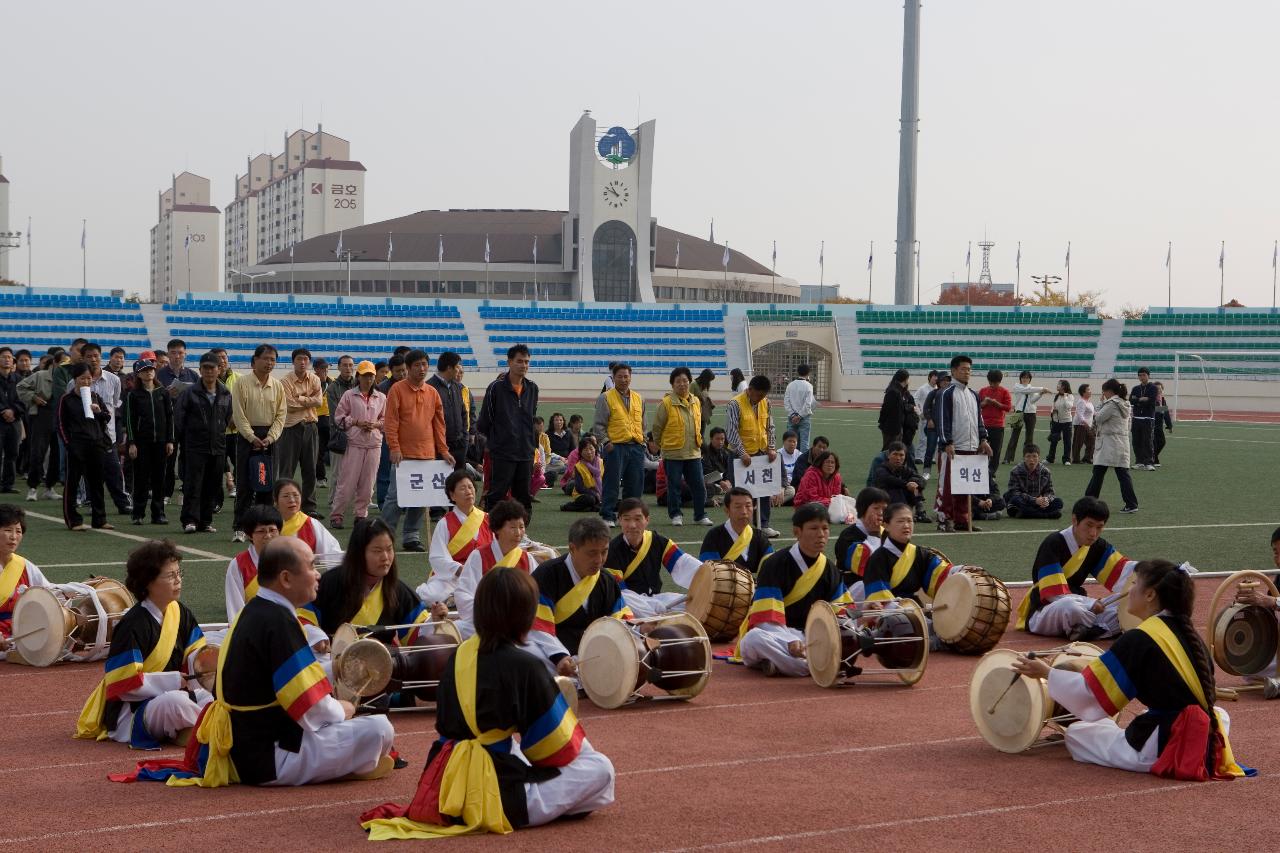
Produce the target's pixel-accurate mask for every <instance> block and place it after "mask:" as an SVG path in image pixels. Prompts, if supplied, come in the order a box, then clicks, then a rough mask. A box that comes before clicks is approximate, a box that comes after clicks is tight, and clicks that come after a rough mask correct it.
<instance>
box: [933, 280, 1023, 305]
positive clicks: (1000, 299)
mask: <svg viewBox="0 0 1280 853" xmlns="http://www.w3.org/2000/svg"><path fill="white" fill-rule="evenodd" d="M966 290H967V291H968V295H967V296H966V294H965V291H966ZM933 304H934V305H1003V306H1009V307H1012V306H1014V305H1017V304H1018V303H1017V300H1016V299H1014V296H1013V294H1012V293H1006V292H1003V291H999V290H992V289H991V287H990V286H989V285H985V284H983V285H977V284H970V285H968V287H964V286H960V287H948V288H945V289H944V290H943V291H942V293H941V294H939V295H938V301H937V302H934V303H933Z"/></svg>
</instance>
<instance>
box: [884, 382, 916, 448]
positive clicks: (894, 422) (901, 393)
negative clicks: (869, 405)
mask: <svg viewBox="0 0 1280 853" xmlns="http://www.w3.org/2000/svg"><path fill="white" fill-rule="evenodd" d="M910 382H911V374H910V373H909V372H908V371H907V369H906V368H904V367H900V368H898V370H897V372H895V373H894V374H893V378H892V379H890V380H889V384H888V386H886V387H885V389H884V402H882V403H881V404H880V421H879V425H880V435H881V437H882V438H883V441H882V442H881V444H880V449H881V450H888V449H889V445H890V444H893V443H894V442H895V441H902V435H903V432H904V431H905V430H906V427H907V411H908V408H907V402H906V401H907V400H908V399H913V398H911V392H910V391H909V390H908V388H907V385H908V384H909V383H910ZM914 409H915V405H914V402H913V403H912V405H911V410H912V411H914ZM917 423H919V421H918V420H917Z"/></svg>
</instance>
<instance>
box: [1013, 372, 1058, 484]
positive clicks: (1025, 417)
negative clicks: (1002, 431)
mask: <svg viewBox="0 0 1280 853" xmlns="http://www.w3.org/2000/svg"><path fill="white" fill-rule="evenodd" d="M1032 378H1033V377H1032V376H1031V371H1030V370H1024V371H1022V372H1021V373H1019V374H1018V384H1016V385H1014V386H1013V413H1012V414H1011V415H1010V416H1009V418H1008V419H1007V421H1006V423H1007V424H1008V425H1009V426H1011V427H1012V428H1013V432H1012V433H1011V434H1010V435H1009V443H1008V444H1007V445H1005V449H1004V464H1006V465H1011V464H1013V457H1014V456H1015V455H1016V453H1017V448H1018V433H1020V432H1022V431H1023V430H1026V437H1025V438H1024V439H1023V440H1022V447H1023V450H1022V452H1023V454H1024V455H1025V454H1026V452H1027V451H1026V446H1027V445H1028V444H1034V443H1035V437H1034V436H1035V432H1036V402H1037V401H1038V400H1039V399H1040V398H1041V397H1043V396H1044V395H1045V394H1048V393H1049V389H1048V388H1041V387H1040V386H1039V385H1032V384H1031V380H1032Z"/></svg>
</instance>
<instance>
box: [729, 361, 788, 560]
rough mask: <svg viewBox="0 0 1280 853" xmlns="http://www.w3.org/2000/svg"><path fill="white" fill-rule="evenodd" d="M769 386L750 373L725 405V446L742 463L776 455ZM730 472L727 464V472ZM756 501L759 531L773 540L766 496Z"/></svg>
mask: <svg viewBox="0 0 1280 853" xmlns="http://www.w3.org/2000/svg"><path fill="white" fill-rule="evenodd" d="M772 387H773V384H772V383H771V382H770V381H769V377H768V376H764V375H762V374H761V375H756V376H752V377H751V381H750V382H749V383H747V390H745V391H743V392H742V393H741V394H739V395H738V396H736V397H734V398H733V399H732V400H730V401H729V404H728V405H727V406H725V413H726V414H725V424H724V427H725V446H726V447H728V448H729V452H730V453H731V454H733V455H734V456H736V457H737V458H738V459H741V460H742V464H743V465H750V464H751V457H753V456H759V455H761V454H765V455H767V456H768V457H769V461H770V462H773V461H774V460H776V459H777V458H778V451H777V450H775V449H774V446H773V417H772V416H771V415H770V414H769V389H770V388H772ZM797 467H799V463H797ZM734 471H735V469H734V468H732V467H731V468H730V469H729V473H730V475H732V474H733V473H734ZM730 479H732V476H731V477H730ZM735 483H736V481H735ZM757 504H758V506H759V508H760V532H761V533H763V534H764V535H765V536H768V537H769V538H770V539H776V538H777V537H778V536H779V535H781V534H779V533H778V531H776V530H774V529H773V528H772V527H770V526H769V510H770V506H771V501H770V499H769V498H760V499H759V501H757Z"/></svg>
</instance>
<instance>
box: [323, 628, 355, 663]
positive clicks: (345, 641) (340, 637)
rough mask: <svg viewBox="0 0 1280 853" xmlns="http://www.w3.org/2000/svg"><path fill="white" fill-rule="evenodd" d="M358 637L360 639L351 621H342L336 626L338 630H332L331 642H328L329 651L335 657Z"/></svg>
mask: <svg viewBox="0 0 1280 853" xmlns="http://www.w3.org/2000/svg"><path fill="white" fill-rule="evenodd" d="M358 639H360V635H359V634H358V633H356V629H355V628H353V627H352V626H351V623H350V622H343V623H342V624H341V625H339V626H338V630H336V631H334V632H333V642H332V643H330V644H329V651H330V652H331V653H332V654H333V656H334V657H337V656H338V655H340V654H342V653H343V652H345V651H346V650H347V648H348V647H349V646H350V645H351V644H352V643H354V642H355V641H356V640H358Z"/></svg>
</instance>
